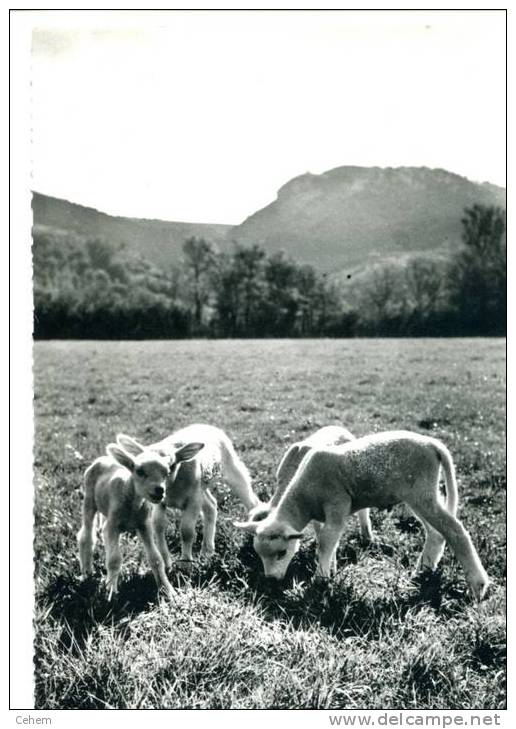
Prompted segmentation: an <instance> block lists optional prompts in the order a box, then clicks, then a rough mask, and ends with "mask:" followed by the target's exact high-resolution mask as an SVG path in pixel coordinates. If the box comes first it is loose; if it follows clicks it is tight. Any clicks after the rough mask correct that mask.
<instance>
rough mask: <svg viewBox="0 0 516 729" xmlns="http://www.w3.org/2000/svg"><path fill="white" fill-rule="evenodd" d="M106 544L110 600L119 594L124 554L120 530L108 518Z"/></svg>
mask: <svg viewBox="0 0 516 729" xmlns="http://www.w3.org/2000/svg"><path fill="white" fill-rule="evenodd" d="M103 535H104V544H105V547H106V569H107V578H106V586H107V588H108V590H109V595H108V599H109V600H111V599H112V597H113V595H116V593H117V592H118V578H119V576H120V569H121V567H122V554H121V552H120V529H119V528H118V526H116V525H115V524H113V523H112V522H111V521H110V519H109V517H108V518H107V520H106V522H105V524H104V529H103Z"/></svg>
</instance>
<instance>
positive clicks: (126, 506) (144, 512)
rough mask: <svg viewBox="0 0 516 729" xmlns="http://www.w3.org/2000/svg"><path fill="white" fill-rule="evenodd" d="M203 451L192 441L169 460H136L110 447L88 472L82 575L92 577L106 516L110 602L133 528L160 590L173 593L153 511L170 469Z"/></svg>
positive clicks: (145, 454) (143, 454) (152, 456)
mask: <svg viewBox="0 0 516 729" xmlns="http://www.w3.org/2000/svg"><path fill="white" fill-rule="evenodd" d="M120 437H121V436H120ZM203 447H204V444H203V443H200V442H191V443H188V444H186V445H183V446H182V447H181V448H178V449H172V448H171V449H169V452H168V453H167V455H166V456H163V455H160V454H158V453H156V451H152V450H150V449H148V448H147V449H145V448H141V450H140V452H139V453H138V454H137V455H135V456H134V457H133V455H131V454H130V453H129V452H128V451H126V450H125V449H124V448H122V447H120V445H116V444H114V443H112V444H110V445H108V447H107V449H106V450H107V454H108V455H107V456H102V457H101V458H97V460H96V461H94V462H93V463H92V464H91V466H90V467H89V468H88V469H87V470H86V472H85V474H84V499H83V507H82V527H81V529H80V531H79V533H78V535H77V541H78V543H79V560H80V563H81V571H82V574H83V576H84V577H87V576H88V575H90V574H91V572H92V551H93V544H94V530H93V523H94V519H95V515H96V513H97V512H99V513H100V514H103V515H104V516H105V517H106V519H105V522H104V527H103V535H104V544H105V547H106V568H107V586H108V588H109V599H111V598H112V596H113V595H114V594H115V593H116V592H117V590H118V578H119V575H120V569H121V566H122V557H121V554H120V546H119V540H120V534H121V532H123V531H130V530H132V529H136V531H137V532H138V535H139V537H140V539H141V540H142V543H143V546H144V548H145V551H146V553H147V557H148V559H149V562H150V566H151V569H152V572H153V573H154V577H155V579H156V582H157V585H158V588H159V589H160V590H161V591H163V592H165V593H166V594H167V595H169V596H170V594H171V590H172V588H171V585H170V583H169V581H168V579H167V575H166V573H165V559H166V555H164V554H163V552H161V554H160V543H159V542H158V544H157V546H156V544H155V541H154V532H155V531H157V528H159V518H158V519H157V518H156V517H159V513H160V512H159V511H155V509H156V508H157V507H154V509H153V506H152V504H156V505H158V504H160V503H161V501H162V499H163V496H164V494H165V488H166V482H167V477H168V475H169V473H170V470H171V469H173V470H175V469H177V467H178V464H179V463H182V462H185V461H189V460H190V459H192V458H194V457H195V456H196V454H197V453H198V452H199V451H200V450H201V449H202V448H203ZM156 527H157V528H156ZM166 554H167V555H168V551H167V552H166Z"/></svg>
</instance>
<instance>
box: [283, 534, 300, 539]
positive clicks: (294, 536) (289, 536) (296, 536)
mask: <svg viewBox="0 0 516 729" xmlns="http://www.w3.org/2000/svg"><path fill="white" fill-rule="evenodd" d="M302 536H303V535H302V534H289V535H288V537H287V539H301V537H302Z"/></svg>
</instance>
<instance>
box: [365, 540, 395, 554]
mask: <svg viewBox="0 0 516 729" xmlns="http://www.w3.org/2000/svg"><path fill="white" fill-rule="evenodd" d="M365 548H366V549H368V550H370V551H371V552H376V553H377V554H384V555H385V556H386V557H392V556H393V555H394V552H395V549H394V547H393V546H392V545H391V544H386V543H385V542H380V540H379V539H372V540H371V541H370V542H366V544H365Z"/></svg>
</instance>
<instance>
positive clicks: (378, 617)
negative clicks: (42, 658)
mask: <svg viewBox="0 0 516 729" xmlns="http://www.w3.org/2000/svg"><path fill="white" fill-rule="evenodd" d="M221 539H222V537H221ZM217 547H218V551H217V553H216V554H215V555H214V556H213V557H212V558H210V559H209V560H198V561H196V562H194V563H192V564H191V565H190V569H189V570H188V571H185V569H184V565H180V563H179V562H176V563H174V564H173V566H172V569H171V571H170V572H169V577H170V581H171V583H172V585H173V586H174V587H175V588H176V589H183V588H184V587H185V586H187V585H190V586H194V587H199V588H203V587H207V586H208V585H216V586H217V588H218V589H220V590H222V591H224V592H226V593H230V594H232V595H233V596H234V597H235V599H238V600H239V601H243V602H246V603H248V604H253V605H259V607H260V609H261V611H262V614H263V617H264V618H265V619H266V620H274V619H278V618H282V619H285V620H288V622H289V623H290V624H291V625H292V626H293V627H295V628H301V629H303V628H308V627H309V626H313V625H314V624H317V625H319V626H320V627H322V628H324V629H325V630H327V631H328V632H329V633H331V634H332V635H335V636H337V637H339V638H342V637H351V636H362V637H364V636H368V637H370V638H372V639H374V638H377V637H379V636H380V635H381V631H382V629H383V628H382V626H383V624H384V622H385V620H386V619H388V618H390V617H395V618H396V619H399V620H402V619H403V617H404V616H405V614H406V613H407V612H408V611H409V610H414V609H415V610H418V609H421V608H423V607H425V606H429V607H431V608H432V609H434V610H435V611H437V612H439V613H441V614H451V613H453V612H456V611H457V610H458V609H461V605H462V604H467V602H468V598H467V595H466V594H465V591H460V590H458V589H456V588H455V587H454V585H450V584H446V585H443V579H442V575H441V573H440V572H435V573H429V572H426V573H422V574H420V575H418V576H417V577H416V578H415V579H414V580H413V581H412V584H411V587H410V589H404V590H403V591H401V592H399V593H398V592H396V591H395V590H394V591H392V590H384V591H383V593H382V591H381V590H380V591H378V590H376V592H375V590H374V589H373V590H371V591H368V585H367V584H366V582H367V578H368V576H367V575H365V578H364V581H363V584H361V585H356V584H355V582H354V581H351V580H347V579H346V565H348V566H349V565H355V564H357V563H358V562H359V558H360V556H362V555H363V552H364V547H362V546H360V543H359V541H358V540H351V541H350V542H348V543H346V544H345V545H344V546H343V547H342V548H341V549H340V550H339V565H340V568H339V575H338V576H337V578H336V579H329V580H328V579H323V578H316V577H315V550H314V545H313V544H311V545H309V547H308V548H307V549H303V550H300V551H299V552H298V553H297V554H296V555H295V557H294V559H293V560H292V563H291V564H290V566H289V569H288V572H287V575H286V578H285V580H283V582H281V583H277V582H275V581H274V580H269V579H267V578H266V577H265V576H264V574H263V568H262V564H261V560H260V558H259V557H258V555H257V554H256V552H255V551H254V549H253V546H252V540H251V539H249V540H247V541H246V542H245V543H244V544H243V545H242V546H241V547H240V549H239V551H235V552H230V551H226V552H225V553H224V547H223V545H222V544H221V545H220V548H219V545H217ZM226 548H227V547H226ZM367 551H368V552H369V553H370V554H371V555H374V554H375V553H376V554H381V555H386V556H387V557H392V555H393V554H394V553H395V550H394V549H393V547H391V546H389V545H385V544H381V543H375V544H373V545H370V546H369V547H367ZM402 561H403V560H402ZM372 587H374V585H372ZM358 588H360V589H358ZM443 593H444V594H446V596H447V597H448V598H450V597H451V598H452V603H453V604H452V607H450V600H447V601H446V603H447V606H443V602H442V597H443ZM158 599H159V598H158V593H157V589H156V584H155V582H154V578H153V576H152V574H151V573H148V574H146V575H138V574H133V575H130V576H128V577H126V578H125V579H123V580H122V581H121V583H120V587H119V593H118V595H117V596H116V597H115V598H114V599H113V600H111V601H109V600H108V597H107V592H106V590H105V588H104V585H103V584H102V581H101V574H100V572H99V573H97V574H96V575H95V576H94V577H92V578H90V579H88V580H85V581H81V580H79V579H78V578H77V577H76V576H72V575H70V574H63V575H59V576H58V577H56V578H54V579H53V580H52V581H51V582H50V583H49V584H48V585H47V588H46V590H45V591H44V593H43V594H42V595H41V601H40V602H41V604H42V605H43V606H48V607H47V614H48V615H49V616H51V617H52V618H54V619H55V620H57V621H58V622H59V623H61V624H62V625H63V630H62V636H61V642H62V643H63V645H64V646H65V647H66V648H69V649H71V650H77V649H79V650H80V649H81V647H82V646H83V645H84V642H85V640H86V638H87V636H88V635H89V634H90V633H91V631H92V630H93V629H95V628H96V627H97V626H98V625H99V624H100V625H112V626H114V627H115V629H116V630H118V631H124V630H125V629H127V628H128V627H129V625H130V620H131V618H132V617H134V616H135V615H138V614H139V613H142V612H145V611H148V610H151V609H152V608H153V607H154V606H155V605H156V604H157V603H158Z"/></svg>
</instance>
